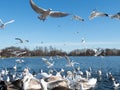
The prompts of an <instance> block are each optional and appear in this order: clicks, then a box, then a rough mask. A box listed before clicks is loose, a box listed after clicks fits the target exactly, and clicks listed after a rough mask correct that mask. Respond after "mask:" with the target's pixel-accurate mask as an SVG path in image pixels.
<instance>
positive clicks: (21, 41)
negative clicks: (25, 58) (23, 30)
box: [15, 38, 23, 43]
mask: <svg viewBox="0 0 120 90" xmlns="http://www.w3.org/2000/svg"><path fill="white" fill-rule="evenodd" d="M15 40H19V41H20V43H23V40H22V39H20V38H15Z"/></svg>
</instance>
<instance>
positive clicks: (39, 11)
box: [30, 0, 46, 14]
mask: <svg viewBox="0 0 120 90" xmlns="http://www.w3.org/2000/svg"><path fill="white" fill-rule="evenodd" d="M30 5H31V7H32V9H33V10H34V11H35V12H36V13H39V14H42V13H44V12H45V11H46V10H45V9H43V8H41V7H38V6H37V5H36V4H35V3H34V2H33V1H32V0H30Z"/></svg>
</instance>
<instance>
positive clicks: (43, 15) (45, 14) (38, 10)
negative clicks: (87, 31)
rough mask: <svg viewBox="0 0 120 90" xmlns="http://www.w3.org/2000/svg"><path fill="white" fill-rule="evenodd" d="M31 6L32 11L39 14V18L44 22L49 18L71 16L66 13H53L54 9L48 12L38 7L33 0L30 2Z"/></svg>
mask: <svg viewBox="0 0 120 90" xmlns="http://www.w3.org/2000/svg"><path fill="white" fill-rule="evenodd" d="M30 5H31V7H32V9H33V10H34V11H35V12H36V13H38V14H39V16H38V18H39V19H40V20H43V21H45V20H46V18H47V17H48V16H51V17H56V18H58V17H65V16H68V15H69V14H68V13H65V12H59V11H52V9H50V8H49V9H48V10H46V9H43V8H41V7H38V6H37V5H36V4H35V3H34V2H33V1H32V0H30Z"/></svg>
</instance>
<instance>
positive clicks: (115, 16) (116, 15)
mask: <svg viewBox="0 0 120 90" xmlns="http://www.w3.org/2000/svg"><path fill="white" fill-rule="evenodd" d="M109 16H110V18H111V19H113V18H117V19H119V20H120V12H118V13H117V14H114V15H109Z"/></svg>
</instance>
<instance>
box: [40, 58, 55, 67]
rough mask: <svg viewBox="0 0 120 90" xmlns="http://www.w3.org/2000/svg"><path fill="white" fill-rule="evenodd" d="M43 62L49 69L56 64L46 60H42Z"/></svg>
mask: <svg viewBox="0 0 120 90" xmlns="http://www.w3.org/2000/svg"><path fill="white" fill-rule="evenodd" d="M41 59H42V61H43V62H45V64H46V65H47V68H50V67H52V66H53V65H54V62H53V63H51V62H49V61H48V60H47V59H46V58H41Z"/></svg>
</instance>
